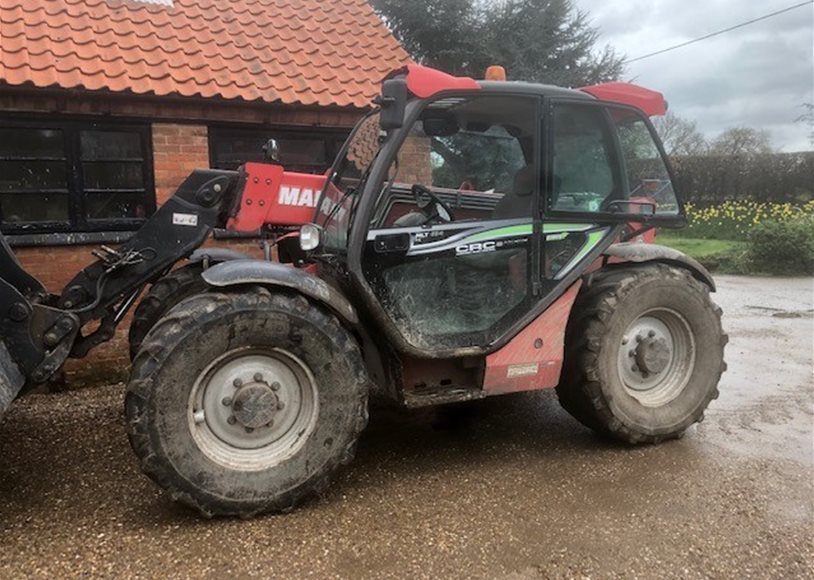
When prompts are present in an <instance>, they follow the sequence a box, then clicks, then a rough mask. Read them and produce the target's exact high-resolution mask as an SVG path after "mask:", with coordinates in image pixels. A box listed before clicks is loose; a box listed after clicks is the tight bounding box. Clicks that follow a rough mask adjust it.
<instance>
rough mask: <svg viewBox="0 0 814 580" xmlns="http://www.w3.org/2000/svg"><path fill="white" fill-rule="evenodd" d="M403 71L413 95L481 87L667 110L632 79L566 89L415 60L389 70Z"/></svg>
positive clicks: (656, 95)
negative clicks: (463, 73)
mask: <svg viewBox="0 0 814 580" xmlns="http://www.w3.org/2000/svg"><path fill="white" fill-rule="evenodd" d="M397 74H404V75H405V76H406V78H407V89H408V90H409V91H410V92H411V93H412V94H413V95H415V96H417V97H419V98H422V99H426V98H430V97H432V96H434V95H436V94H438V93H441V92H444V91H473V92H476V91H483V92H484V93H489V94H499V93H506V92H512V93H515V94H528V95H535V96H550V97H560V98H576V99H592V98H593V99H599V100H602V101H610V102H614V103H621V104H623V105H629V106H633V107H636V108H637V109H639V110H641V111H642V112H643V113H645V114H646V115H648V116H653V115H663V114H664V113H665V112H666V111H667V102H666V101H665V100H664V95H662V94H661V93H659V92H657V91H653V90H650V89H647V88H645V87H641V86H639V85H634V84H633V83H619V82H614V83H603V84H598V85H591V86H587V87H581V88H579V89H566V88H563V87H557V86H554V85H545V84H539V83H528V82H524V81H487V80H478V81H476V80H475V79H472V78H470V77H456V76H452V75H449V74H447V73H445V72H442V71H439V70H436V69H433V68H430V67H425V66H421V65H416V64H410V65H407V67H406V68H405V69H399V70H398V71H395V72H394V73H392V74H391V76H395V75H397Z"/></svg>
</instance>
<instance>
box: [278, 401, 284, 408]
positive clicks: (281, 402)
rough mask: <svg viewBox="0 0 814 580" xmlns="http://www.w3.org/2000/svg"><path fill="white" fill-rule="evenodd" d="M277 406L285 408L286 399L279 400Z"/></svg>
mask: <svg viewBox="0 0 814 580" xmlns="http://www.w3.org/2000/svg"><path fill="white" fill-rule="evenodd" d="M277 408H278V409H285V402H284V401H277Z"/></svg>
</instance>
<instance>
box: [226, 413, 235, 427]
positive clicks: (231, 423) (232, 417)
mask: <svg viewBox="0 0 814 580" xmlns="http://www.w3.org/2000/svg"><path fill="white" fill-rule="evenodd" d="M226 422H227V423H229V424H230V425H234V424H235V423H237V419H235V416H234V415H232V416H231V417H229V418H228V419H226Z"/></svg>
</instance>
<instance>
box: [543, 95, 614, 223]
mask: <svg viewBox="0 0 814 580" xmlns="http://www.w3.org/2000/svg"><path fill="white" fill-rule="evenodd" d="M552 123H553V125H552V130H553V142H552V145H553V154H554V158H553V190H552V192H551V203H550V208H551V209H553V210H559V211H574V212H598V211H603V210H604V207H603V204H605V203H607V202H608V201H609V200H610V199H612V198H613V197H615V196H616V195H617V194H618V192H619V191H621V184H620V183H619V181H620V180H619V176H618V175H615V171H614V153H613V134H612V133H611V131H610V127H609V126H608V123H607V118H606V117H605V112H604V111H603V110H602V108H600V107H596V106H585V105H570V104H562V105H556V106H555V109H554V116H553V120H552Z"/></svg>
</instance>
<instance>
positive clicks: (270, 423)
mask: <svg viewBox="0 0 814 580" xmlns="http://www.w3.org/2000/svg"><path fill="white" fill-rule="evenodd" d="M273 426H274V419H272V420H271V421H269V422H268V423H266V427H273Z"/></svg>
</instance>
